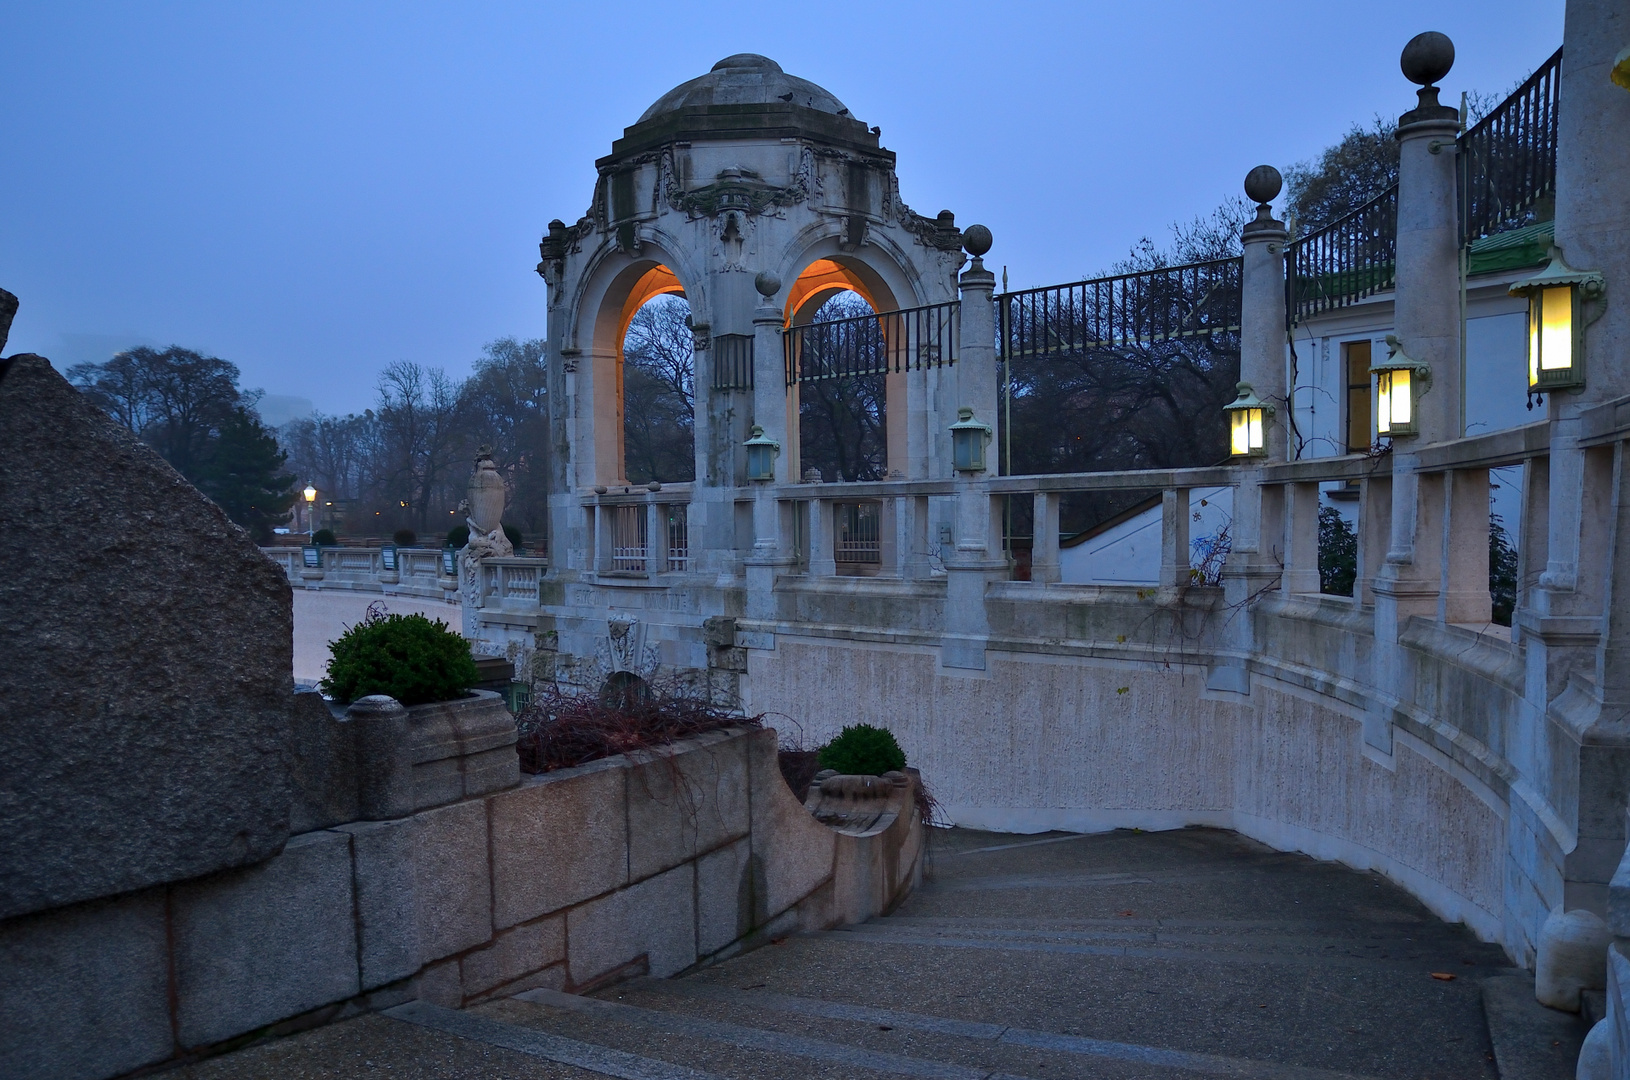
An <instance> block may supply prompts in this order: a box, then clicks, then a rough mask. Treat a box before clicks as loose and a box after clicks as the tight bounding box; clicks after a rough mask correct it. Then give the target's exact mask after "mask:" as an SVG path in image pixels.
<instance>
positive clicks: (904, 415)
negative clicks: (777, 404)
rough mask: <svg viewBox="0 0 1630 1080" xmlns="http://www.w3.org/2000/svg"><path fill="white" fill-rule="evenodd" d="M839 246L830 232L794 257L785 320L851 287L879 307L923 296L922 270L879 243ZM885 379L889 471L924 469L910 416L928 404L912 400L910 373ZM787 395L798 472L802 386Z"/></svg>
mask: <svg viewBox="0 0 1630 1080" xmlns="http://www.w3.org/2000/svg"><path fill="white" fill-rule="evenodd" d="M836 247H837V238H835V237H825V238H823V239H821V240H818V241H816V242H815V243H813V244H810V245H809V246H808V247H807V248H806V249H805V250H804V251H803V252H802V253H801V255H800V256H799V257H798V258H797V259H795V260H793V265H794V266H797V267H799V269H798V272H797V274H796V275H794V276H793V277H792V280H791V284H790V285H788V286H787V287H786V290H785V293H786V299H785V302H784V305H783V312H784V314H783V321H784V323H785V324H786V325H789V326H790V325H793V324H796V323H807V322H809V321H811V320H812V319H813V318H814V316H815V312H816V311H817V310H819V308H820V306H821V305H822V304H823V303H825V302H826V301H827V300H829V299H831V298H832V297H833V296H835V295H837V294H838V293H840V292H845V291H852V292H854V293H856V294H858V295H859V296H860V297H861V298H862V299H864V300H865V301H866V303H868V304H869V305H871V308H872V310H873V311H876V312H885V311H897V310H899V309H901V308H905V307H914V306H917V305H918V304H919V303H922V302H923V301H922V299H921V297H919V296H918V295H917V286H918V278H917V276H916V275H915V274H914V273H912V271H911V270H910V269H909V268H908V267H906V266H904V265H901V264H899V262H898V261H897V260H896V259H894V258H893V257H892V256H890V255H889V253H887V252H883V251H880V250H877V249H876V247H875V245H872V250H871V251H867V252H865V253H864V254H862V253H861V252H852V253H851V252H843V251H839V250H834V249H835V248H836ZM878 256H881V257H878ZM883 382H884V388H883V400H884V425H885V431H886V440H885V446H886V449H885V457H886V464H885V472H888V473H893V472H900V473H903V474H906V475H918V474H919V473H921V472H922V469H921V468H920V467H914V465H913V461H912V453H911V448H912V440H911V437H910V417H911V416H912V415H913V413H914V411H915V412H921V411H922V410H921V408H920V407H919V408H917V409H916V410H913V408H912V405H911V404H910V401H911V399H912V398H913V397H915V396H916V395H914V394H913V392H912V389H911V386H910V383H909V380H908V377H907V373H904V372H901V373H891V374H889V375H886V376H884V380H883ZM787 399H788V400H787V423H786V431H787V434H788V438H787V440H786V442H787V444H788V446H787V447H786V449H785V452H786V453H788V454H789V466H790V469H791V475H793V476H795V477H796V476H799V475H801V474H802V472H803V453H802V446H801V444H802V433H801V419H802V397H801V394H800V391H799V387H798V386H796V385H794V386H792V387H789V388H788V392H787ZM826 479H828V480H831V479H833V478H832V477H826Z"/></svg>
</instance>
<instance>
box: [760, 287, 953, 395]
mask: <svg viewBox="0 0 1630 1080" xmlns="http://www.w3.org/2000/svg"><path fill="white" fill-rule="evenodd" d="M960 306H961V301H958V300H952V301H949V302H947V303H943V304H928V305H926V306H924V307H915V308H904V309H902V310H900V311H883V312H879V313H877V314H875V315H859V316H856V317H854V318H849V319H833V320H831V321H829V322H816V323H804V324H802V325H798V326H790V327H788V328H787V331H786V333H785V334H784V335H782V338H781V341H782V345H783V347H784V348H785V350H786V365H787V385H788V386H792V385H793V384H795V383H800V382H809V381H811V380H814V379H845V378H854V377H856V376H860V375H889V374H895V373H899V372H904V371H917V370H921V369H923V368H929V367H940V366H942V365H946V364H954V363H956V358H957V353H958V351H959V347H960V345H961V329H960V321H959V319H958V310H959V308H960Z"/></svg>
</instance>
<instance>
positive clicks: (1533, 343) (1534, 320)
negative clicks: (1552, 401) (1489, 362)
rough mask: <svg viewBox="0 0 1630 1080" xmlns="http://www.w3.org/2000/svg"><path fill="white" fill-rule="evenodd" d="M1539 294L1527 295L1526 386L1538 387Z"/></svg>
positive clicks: (1541, 301)
mask: <svg viewBox="0 0 1630 1080" xmlns="http://www.w3.org/2000/svg"><path fill="white" fill-rule="evenodd" d="M1541 296H1542V293H1541V292H1531V293H1529V294H1528V385H1529V387H1530V388H1533V387H1535V386H1538V385H1539V325H1540V309H1541V306H1542V305H1543V303H1544V301H1543V300H1541V299H1540V297H1541Z"/></svg>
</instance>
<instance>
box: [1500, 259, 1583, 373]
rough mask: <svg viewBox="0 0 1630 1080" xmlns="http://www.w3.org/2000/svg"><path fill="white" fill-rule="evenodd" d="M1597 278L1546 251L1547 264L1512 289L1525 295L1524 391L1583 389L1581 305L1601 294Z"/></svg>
mask: <svg viewBox="0 0 1630 1080" xmlns="http://www.w3.org/2000/svg"><path fill="white" fill-rule="evenodd" d="M1604 285H1605V283H1604V282H1603V280H1602V275H1600V274H1597V273H1592V272H1582V271H1579V270H1575V269H1574V268H1573V267H1571V266H1569V265H1568V264H1567V263H1566V262H1564V261H1563V259H1562V252H1561V251H1559V250H1558V249H1557V248H1555V247H1553V248H1551V262H1550V265H1548V266H1546V268H1545V269H1544V270H1542V271H1540V272H1539V273H1538V274H1536V275H1534V276H1533V277H1531V278H1527V279H1525V280H1523V281H1519V282H1517V283H1516V284H1514V285H1512V286H1511V294H1512V295H1513V296H1524V295H1526V296H1527V297H1528V391H1529V393H1541V392H1543V391H1546V390H1560V389H1563V388H1565V387H1578V386H1584V385H1585V365H1584V356H1583V352H1584V350H1583V349H1582V348H1581V346H1582V345H1583V341H1582V334H1581V331H1582V330H1583V328H1584V327H1583V325H1582V323H1581V322H1580V319H1579V307H1580V303H1581V302H1582V301H1585V300H1595V299H1597V298H1599V297H1600V296H1601V295H1602V292H1603V291H1604Z"/></svg>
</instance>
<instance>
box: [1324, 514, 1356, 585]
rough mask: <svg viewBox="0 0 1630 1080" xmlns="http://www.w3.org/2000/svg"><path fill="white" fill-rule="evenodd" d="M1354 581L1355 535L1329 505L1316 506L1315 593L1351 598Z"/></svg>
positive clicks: (1344, 520) (1344, 519)
mask: <svg viewBox="0 0 1630 1080" xmlns="http://www.w3.org/2000/svg"><path fill="white" fill-rule="evenodd" d="M1357 580H1358V533H1356V532H1355V531H1353V527H1352V526H1351V525H1349V524H1347V519H1346V518H1344V517H1342V516H1341V512H1340V511H1339V510H1337V509H1336V508H1335V507H1333V506H1321V507H1319V591H1320V592H1322V593H1326V594H1328V595H1330V596H1351V595H1353V583H1354V582H1355V581H1357Z"/></svg>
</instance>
